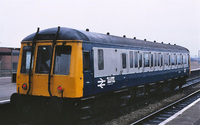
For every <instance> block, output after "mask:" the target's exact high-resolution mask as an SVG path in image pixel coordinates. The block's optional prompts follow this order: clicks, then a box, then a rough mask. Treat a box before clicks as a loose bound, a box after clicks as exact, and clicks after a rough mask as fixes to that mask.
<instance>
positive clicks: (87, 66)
mask: <svg viewBox="0 0 200 125" xmlns="http://www.w3.org/2000/svg"><path fill="white" fill-rule="evenodd" d="M83 70H84V71H88V70H90V52H83Z"/></svg>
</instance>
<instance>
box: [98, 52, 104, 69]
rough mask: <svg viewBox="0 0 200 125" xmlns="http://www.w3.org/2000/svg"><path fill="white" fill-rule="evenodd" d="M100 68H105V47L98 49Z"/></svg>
mask: <svg viewBox="0 0 200 125" xmlns="http://www.w3.org/2000/svg"><path fill="white" fill-rule="evenodd" d="M98 69H99V70H103V69H104V56H103V49H98Z"/></svg>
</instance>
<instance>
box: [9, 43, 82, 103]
mask: <svg viewBox="0 0 200 125" xmlns="http://www.w3.org/2000/svg"><path fill="white" fill-rule="evenodd" d="M53 42H54V41H53V40H37V41H35V43H33V42H32V41H22V45H21V50H20V56H19V62H18V70H17V78H16V80H17V82H16V89H17V94H13V97H11V101H12V100H16V96H22V97H26V98H27V97H34V98H49V97H62V98H80V97H82V96H83V62H82V42H81V41H78V40H57V41H56V42H55V44H53ZM12 98H14V99H12ZM17 98H18V97H17Z"/></svg>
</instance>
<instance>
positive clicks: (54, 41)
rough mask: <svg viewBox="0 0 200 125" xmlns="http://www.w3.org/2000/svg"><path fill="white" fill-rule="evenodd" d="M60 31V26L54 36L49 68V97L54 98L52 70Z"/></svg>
mask: <svg viewBox="0 0 200 125" xmlns="http://www.w3.org/2000/svg"><path fill="white" fill-rule="evenodd" d="M59 31H60V26H58V30H57V32H56V34H55V36H54V39H53V43H52V48H51V55H50V66H49V76H48V92H49V95H50V96H51V97H52V94H51V88H50V87H51V82H50V80H51V68H52V61H53V51H54V47H55V44H56V40H57V38H58V34H59Z"/></svg>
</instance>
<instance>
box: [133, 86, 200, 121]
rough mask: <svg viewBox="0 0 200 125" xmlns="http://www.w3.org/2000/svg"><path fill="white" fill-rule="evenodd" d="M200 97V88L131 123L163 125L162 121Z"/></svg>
mask: <svg viewBox="0 0 200 125" xmlns="http://www.w3.org/2000/svg"><path fill="white" fill-rule="evenodd" d="M199 98H200V89H199V90H197V91H195V92H193V93H191V94H190V95H188V96H185V97H184V98H181V99H179V100H177V101H176V102H173V103H171V104H169V105H167V106H165V107H163V108H161V109H159V110H157V111H155V112H153V113H151V114H150V115H148V116H146V117H144V118H142V119H139V120H137V121H135V122H134V123H132V124H131V125H155V124H160V125H163V124H164V123H162V122H163V121H165V120H166V119H168V118H169V117H171V116H173V115H174V114H176V113H177V112H179V111H180V110H182V109H184V108H185V107H186V106H188V105H190V104H191V103H192V102H194V101H196V100H197V99H199ZM165 123H166V122H165Z"/></svg>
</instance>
